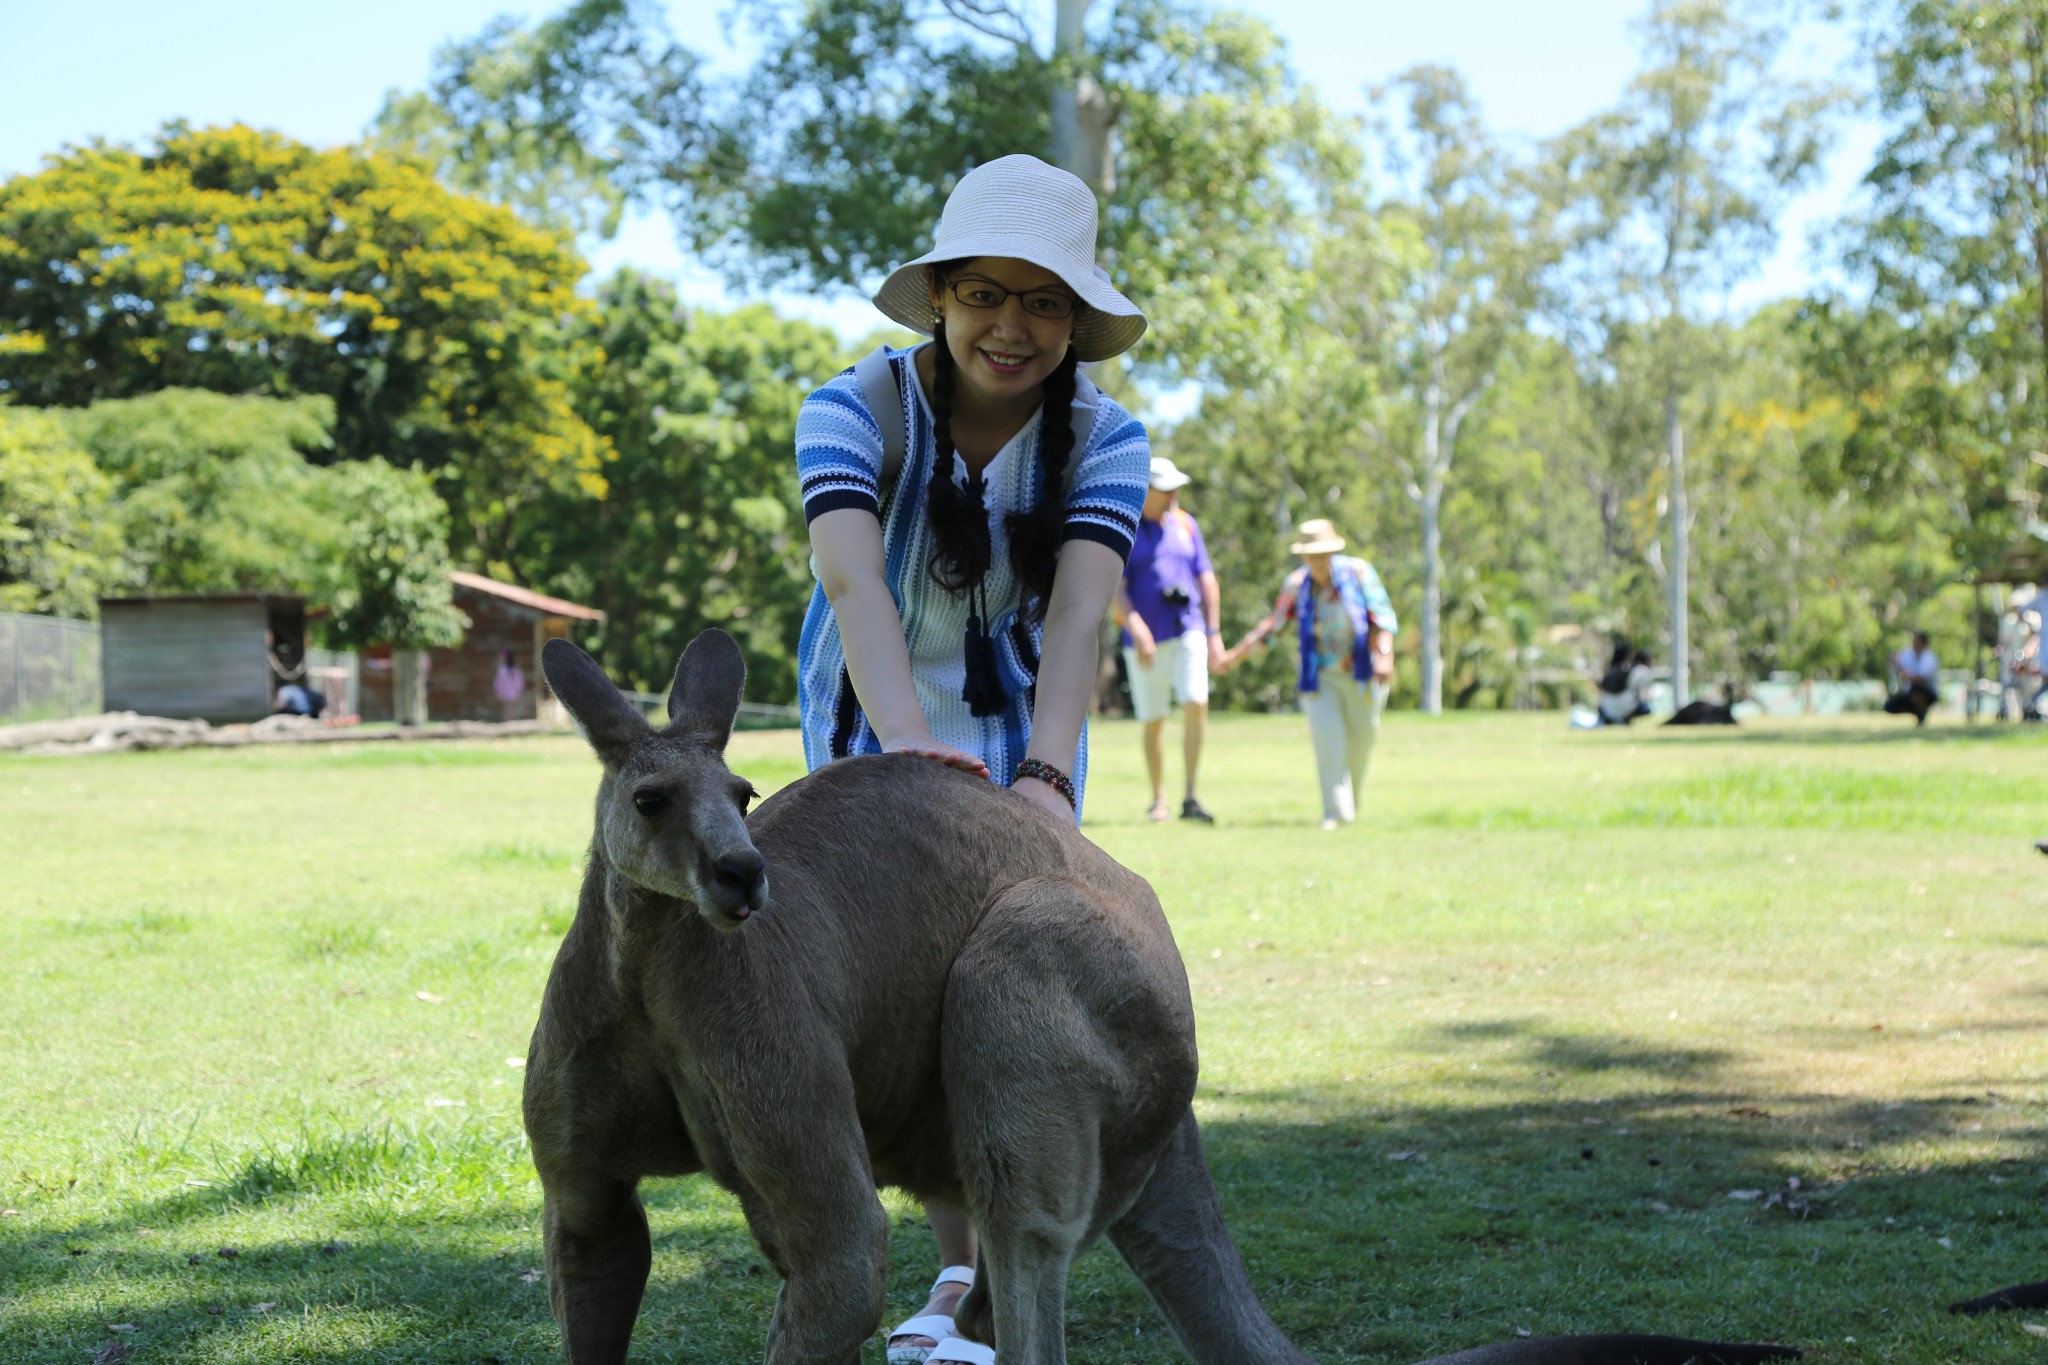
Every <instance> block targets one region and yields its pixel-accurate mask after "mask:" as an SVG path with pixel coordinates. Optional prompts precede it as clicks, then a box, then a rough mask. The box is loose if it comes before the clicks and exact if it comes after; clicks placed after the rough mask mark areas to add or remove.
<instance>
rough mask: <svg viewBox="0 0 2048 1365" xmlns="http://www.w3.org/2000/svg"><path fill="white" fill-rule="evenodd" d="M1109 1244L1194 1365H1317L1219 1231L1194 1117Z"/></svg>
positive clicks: (1113, 1228) (1180, 1129) (1177, 1133)
mask: <svg viewBox="0 0 2048 1365" xmlns="http://www.w3.org/2000/svg"><path fill="white" fill-rule="evenodd" d="M1109 1240H1110V1243H1111V1244H1112V1245H1113V1246H1115V1247H1116V1249H1117V1251H1118V1252H1119V1253H1121V1254H1122V1256H1123V1258H1124V1260H1125V1262H1127V1263H1128V1264H1129V1265H1130V1267H1131V1269H1132V1270H1133V1271H1134V1272H1136V1274H1137V1276H1138V1280H1139V1282H1140V1283H1142V1284H1143V1285H1144V1286H1145V1291H1146V1292H1147V1293H1149V1294H1150V1295H1151V1296H1152V1302H1153V1303H1155V1304H1157V1305H1158V1306H1159V1311H1160V1312H1161V1313H1162V1314H1163V1315H1165V1318H1166V1322H1167V1325H1168V1326H1169V1327H1171V1328H1172V1329H1173V1334H1174V1335H1175V1336H1176V1337H1178V1338H1179V1339H1180V1344H1181V1347H1182V1349H1183V1350H1185V1351H1186V1352H1187V1353H1188V1354H1189V1355H1190V1356H1192V1357H1194V1359H1195V1362H1196V1365H1314V1363H1313V1362H1312V1361H1310V1360H1309V1358H1308V1357H1307V1356H1305V1355H1303V1354H1302V1353H1301V1352H1300V1351H1298V1350H1296V1349H1295V1348H1294V1343H1292V1342H1290V1341H1289V1340H1288V1339H1287V1338H1286V1337H1285V1336H1282V1335H1281V1333H1280V1329H1279V1328H1278V1327H1275V1326H1274V1325H1273V1320H1272V1319H1271V1318H1269V1317H1267V1316H1266V1310H1265V1309H1264V1308H1262V1307H1260V1306H1259V1299H1258V1296H1257V1295H1256V1294H1254V1293H1253V1292H1252V1284H1251V1279H1250V1278H1249V1277H1248V1276H1247V1275H1246V1274H1245V1271H1244V1261H1243V1260H1242V1259H1240V1258H1239V1256H1238V1254H1237V1248H1236V1246H1234V1245H1233V1244H1232V1243H1231V1240H1230V1231H1229V1229H1227V1228H1225V1227H1224V1226H1223V1210H1222V1208H1221V1207H1220V1206H1219V1205H1218V1204H1217V1202H1216V1184H1215V1182H1214V1181H1212V1180H1211V1179H1210V1178H1209V1163H1208V1161H1207V1160H1206V1159H1205V1158H1204V1157H1203V1155H1202V1135H1201V1132H1200V1131H1199V1130H1198V1129H1197V1128H1196V1126H1195V1115H1194V1111H1193V1110H1189V1111H1188V1113H1187V1114H1186V1115H1184V1116H1183V1117H1182V1118H1181V1121H1180V1123H1179V1125H1178V1126H1176V1127H1175V1128H1174V1130H1173V1136H1172V1137H1171V1138H1169V1139H1167V1143H1166V1147H1165V1150H1163V1151H1162V1152H1161V1153H1160V1154H1159V1161H1158V1163H1157V1164H1156V1165H1154V1166H1153V1167H1152V1174H1151V1175H1150V1176H1149V1177H1147V1179H1146V1181H1145V1188H1144V1189H1143V1190H1141V1191H1139V1193H1138V1198H1137V1201H1136V1202H1135V1203H1133V1204H1132V1205H1131V1207H1130V1209H1129V1211H1128V1212H1126V1213H1125V1214H1124V1216H1123V1217H1121V1218H1119V1219H1117V1220H1116V1222H1114V1223H1112V1224H1110V1227H1109Z"/></svg>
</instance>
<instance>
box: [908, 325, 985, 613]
mask: <svg viewBox="0 0 2048 1365" xmlns="http://www.w3.org/2000/svg"><path fill="white" fill-rule="evenodd" d="M932 338H933V340H934V342H935V343H936V344H935V345H933V347H932V445H933V451H932V476H931V482H930V483H929V484H927V485H926V487H925V519H926V520H927V521H928V522H929V523H930V525H931V529H932V548H931V554H930V555H929V556H928V557H927V559H926V562H925V567H926V570H927V571H928V572H929V573H930V574H931V576H932V579H933V581H934V582H936V583H937V584H938V585H939V586H940V587H942V588H945V589H946V590H947V591H948V592H956V593H958V592H966V591H968V590H969V589H971V588H973V587H974V586H975V585H976V584H978V583H980V582H981V578H982V575H983V574H985V573H987V572H988V565H989V558H990V555H991V554H992V550H991V547H990V543H989V533H988V510H987V508H986V507H985V506H984V504H983V503H982V499H981V480H980V477H979V476H976V477H973V478H970V479H969V480H968V486H967V487H966V488H962V487H961V486H960V485H958V484H956V483H954V482H953V454H954V447H953V385H954V380H955V370H954V365H953V352H952V349H951V348H950V347H948V346H947V344H946V324H945V323H944V322H943V321H941V322H939V323H938V324H937V325H936V326H934V327H933V328H932Z"/></svg>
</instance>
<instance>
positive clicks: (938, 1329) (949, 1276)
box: [889, 1265, 995, 1365]
mask: <svg viewBox="0 0 2048 1365" xmlns="http://www.w3.org/2000/svg"><path fill="white" fill-rule="evenodd" d="M942 1284H964V1285H966V1286H967V1287H968V1288H969V1289H972V1288H974V1267H973V1266H971V1265H949V1266H947V1267H946V1268H945V1269H944V1270H941V1271H940V1272H939V1278H937V1279H936V1280H933V1281H932V1292H933V1293H937V1292H938V1288H939V1286H940V1285H942ZM953 1331H954V1326H953V1319H952V1318H951V1317H950V1316H948V1315H947V1314H945V1313H926V1314H925V1315H924V1316H922V1317H916V1318H911V1319H909V1320H908V1321H905V1322H901V1323H898V1324H897V1325H896V1326H895V1327H894V1328H892V1329H891V1330H890V1332H889V1340H891V1341H894V1340H896V1338H898V1337H930V1338H931V1339H932V1340H933V1341H936V1342H938V1343H940V1345H939V1346H891V1347H890V1348H889V1365H925V1362H926V1361H929V1360H938V1361H948V1360H973V1359H976V1357H970V1356H942V1355H940V1354H939V1350H940V1348H941V1347H942V1346H945V1345H949V1344H953V1343H949V1342H948V1340H947V1339H948V1338H949V1337H953ZM953 1341H954V1342H957V1343H958V1344H959V1345H962V1346H967V1347H970V1348H972V1349H975V1350H979V1349H981V1348H980V1347H976V1346H975V1345H974V1343H973V1342H971V1341H969V1342H960V1341H959V1340H958V1338H953ZM994 1359H995V1356H994V1355H993V1354H991V1355H990V1356H989V1360H991V1361H993V1360H994Z"/></svg>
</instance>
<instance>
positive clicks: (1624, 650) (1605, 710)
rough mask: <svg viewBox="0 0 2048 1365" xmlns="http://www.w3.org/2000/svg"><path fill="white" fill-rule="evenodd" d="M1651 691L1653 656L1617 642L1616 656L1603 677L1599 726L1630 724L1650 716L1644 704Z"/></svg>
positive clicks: (1615, 644)
mask: <svg viewBox="0 0 2048 1365" xmlns="http://www.w3.org/2000/svg"><path fill="white" fill-rule="evenodd" d="M1649 690H1650V656H1649V655H1648V654H1645V653H1643V652H1642V651H1641V650H1638V649H1634V648H1631V647H1630V645H1629V642H1628V641H1626V640H1616V641H1615V642H1614V657H1613V658H1612V659H1610V660H1609V661H1608V664H1607V671H1606V672H1605V673H1603V674H1601V675H1600V723H1601V724H1602V725H1627V724H1628V723H1629V722H1630V721H1632V720H1634V719H1635V718H1636V717H1637V716H1647V715H1649V714H1650V708H1649V707H1648V706H1646V705H1644V703H1643V695H1644V693H1646V692H1648V691H1649Z"/></svg>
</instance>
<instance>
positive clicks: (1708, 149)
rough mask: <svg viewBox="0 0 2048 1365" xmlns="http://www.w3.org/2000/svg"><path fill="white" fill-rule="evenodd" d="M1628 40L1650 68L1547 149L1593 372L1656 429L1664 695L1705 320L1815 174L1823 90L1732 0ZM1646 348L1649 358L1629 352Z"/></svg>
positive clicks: (1682, 576) (1686, 520)
mask: <svg viewBox="0 0 2048 1365" xmlns="http://www.w3.org/2000/svg"><path fill="white" fill-rule="evenodd" d="M1641 34H1642V40H1643V45H1644V48H1645V52H1646V55H1647V58H1648V61H1649V65H1648V66H1647V67H1646V68H1645V69H1644V70H1643V71H1642V72H1641V73H1640V74H1638V75H1637V76H1636V77H1635V79H1634V80H1633V81H1631V82H1630V84H1629V87H1628V91H1627V93H1626V94H1625V95H1624V96H1623V99H1622V102H1621V105H1620V106H1619V107H1618V108H1616V109H1615V110H1613V111H1611V112H1609V113H1606V114H1602V115H1599V116H1597V117H1595V118H1594V119H1592V120H1590V121H1588V122H1587V123H1585V124H1584V125H1582V126H1580V127H1579V128H1576V129H1573V130H1572V131H1571V132H1569V133H1567V134H1565V135H1564V137H1562V138H1561V139H1559V140H1558V142H1557V143H1556V144H1555V145H1554V147H1553V149H1552V150H1553V154H1554V157H1555V172H1556V176H1557V181H1556V185H1555V191H1556V193H1557V196H1558V205H1559V210H1560V212H1561V213H1562V214H1563V215H1564V217H1565V220H1566V226H1567V229H1568V230H1570V231H1575V232H1576V242H1575V245H1576V246H1577V248H1578V249H1577V250H1576V251H1575V252H1574V253H1573V255H1572V256H1571V258H1570V261H1569V268H1568V269H1567V270H1565V271H1563V272H1561V273H1560V274H1559V275H1558V276H1557V281H1558V283H1559V284H1560V286H1561V287H1562V290H1563V292H1564V294H1565V296H1566V298H1567V300H1568V302H1567V304H1566V311H1568V312H1569V313H1570V314H1571V316H1572V319H1573V325H1574V329H1575V331H1576V332H1577V333H1578V335H1579V337H1580V339H1581V340H1582V341H1583V342H1586V343H1587V344H1588V352H1589V356H1590V357H1591V362H1592V363H1593V364H1594V366H1595V367H1596V368H1600V369H1607V370H1612V369H1613V368H1614V366H1615V365H1616V364H1618V363H1620V362H1621V361H1622V359H1623V356H1622V354H1621V351H1622V350H1623V349H1624V348H1623V347H1620V346H1617V345H1614V344H1611V343H1613V342H1615V341H1617V340H1625V341H1626V342H1627V350H1628V355H1627V359H1628V360H1629V362H1631V363H1646V364H1648V365H1649V366H1650V367H1652V372H1653V373H1654V375H1655V376H1656V379H1657V388H1658V390H1659V392H1658V394H1657V397H1658V399H1659V401H1660V404H1661V408H1662V415H1663V446H1664V496H1665V504H1666V512H1665V517H1664V520H1665V525H1666V527H1667V528H1668V538H1669V545H1668V550H1667V551H1666V553H1665V555H1664V557H1663V563H1662V567H1663V570H1664V577H1665V583H1666V586H1667V589H1668V594H1669V603H1670V639H1671V674H1672V686H1673V690H1674V691H1675V692H1676V693H1677V695H1678V697H1679V700H1680V701H1681V702H1683V701H1684V700H1685V699H1686V698H1687V697H1688V696H1689V695H1690V692H1691V684H1690V668H1691V660H1692V653H1693V650H1692V634H1691V626H1690V613H1691V610H1692V592H1691V580H1690V570H1691V563H1692V555H1691V551H1690V548H1689V537H1690V535H1691V530H1692V516H1693V513H1692V510H1691V505H1690V496H1689V494H1690V490H1689V488H1688V485H1687V479H1686V453H1685V452H1686V421H1685V418H1686V411H1685V409H1686V401H1687V395H1688V394H1689V393H1690V392H1691V391H1692V390H1693V389H1694V388H1695V387H1696V386H1697V385H1698V384H1699V383H1700V382H1701V381H1702V379H1703V378H1704V376H1705V373H1706V372H1707V367H1708V366H1709V365H1710V362H1711V351H1710V350H1709V349H1707V348H1703V347H1701V346H1700V345H1698V344H1697V342H1698V337H1699V329H1700V326H1701V325H1702V323H1703V322H1704V321H1705V320H1706V317H1705V310H1707V309H1708V308H1709V307H1711V306H1712V304H1713V302H1714V300H1716V299H1718V298H1721V297H1724V296H1725V293H1726V290H1727V289H1728V288H1730V287H1731V286H1733V285H1734V284H1735V283H1737V282H1738V281H1740V280H1742V279H1743V278H1745V277H1746V276H1747V275H1748V274H1749V273H1750V272H1752V271H1753V270H1754V269H1755V268H1756V267H1757V265H1758V264H1759V263H1760V262H1761V261H1762V259H1763V258H1764V256H1765V255H1766V254H1767V253H1768V252H1769V250H1770V249H1771V248H1772V247H1773V246H1774V245H1775V243H1776V240H1777V220H1778V214H1779V211H1780V209H1781V208H1782V207H1783V205H1784V204H1785V202H1786V201H1787V199H1788V197H1789V196H1790V195H1791V194H1792V193H1793V192H1794V191H1795V190H1797V189H1798V188H1799V187H1800V186H1802V185H1804V184H1805V183H1807V181H1808V180H1809V179H1810V178H1811V177H1812V175H1813V174H1814V172H1815V170H1816V168H1817V166H1818V164H1819V160H1820V155H1821V152H1822V150H1823V148H1824V146H1825V141H1824V139H1825V135H1826V131H1827V127H1828V121H1827V118H1826V115H1827V113H1828V111H1829V110H1830V109H1831V108H1832V107H1834V106H1835V105H1836V104H1837V103H1838V102H1839V101H1840V99H1841V97H1842V96H1841V92H1840V91H1839V90H1838V89H1836V88H1835V87H1832V86H1826V85H1821V84H1817V83H1811V82H1792V81H1787V80H1784V79H1782V78H1780V77H1779V76H1778V75H1777V74H1776V73H1775V71H1774V66H1775V63H1776V58H1777V55H1778V52H1779V50H1780V49H1781V47H1782V45H1783V42H1784V35H1783V33H1782V31H1780V30H1778V29H1775V28H1773V27H1770V26H1769V25H1767V24H1764V23H1762V22H1760V21H1758V20H1756V19H1754V18H1752V17H1751V16H1750V15H1749V14H1748V13H1746V12H1745V11H1744V10H1743V9H1742V8H1740V7H1739V4H1738V3H1737V0H1655V2H1654V3H1653V4H1652V6H1651V9H1650V12H1649V15H1648V17H1647V18H1646V19H1645V20H1644V21H1643V23H1642V27H1641ZM1645 342H1646V343H1647V349H1644V348H1643V343H1645Z"/></svg>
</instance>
